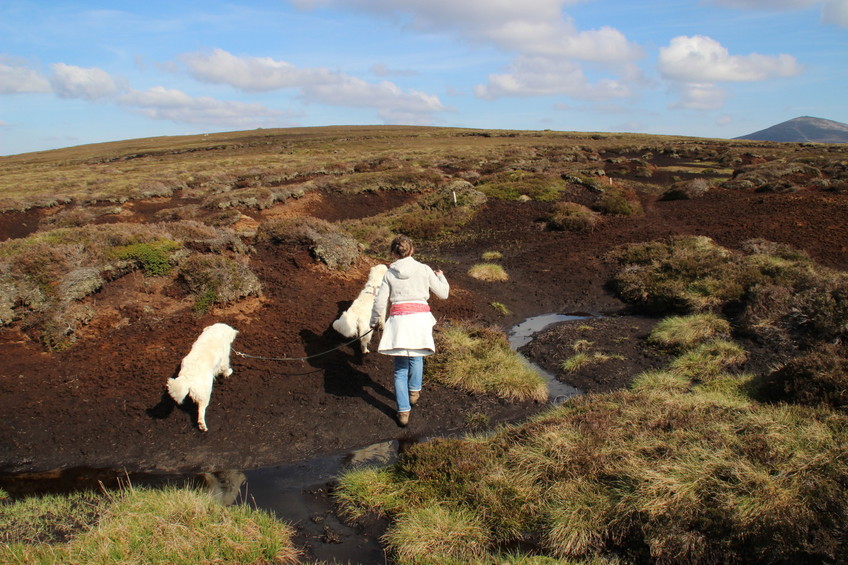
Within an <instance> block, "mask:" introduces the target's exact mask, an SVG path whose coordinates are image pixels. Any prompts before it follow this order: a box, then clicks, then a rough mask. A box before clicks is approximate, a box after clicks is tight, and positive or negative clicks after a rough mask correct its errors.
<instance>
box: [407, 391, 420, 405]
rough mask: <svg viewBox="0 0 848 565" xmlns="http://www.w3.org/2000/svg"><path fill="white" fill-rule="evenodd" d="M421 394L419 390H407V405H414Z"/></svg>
mask: <svg viewBox="0 0 848 565" xmlns="http://www.w3.org/2000/svg"><path fill="white" fill-rule="evenodd" d="M419 396H421V391H420V390H412V391H410V392H409V405H410V406H415V403H416V402H418V397H419Z"/></svg>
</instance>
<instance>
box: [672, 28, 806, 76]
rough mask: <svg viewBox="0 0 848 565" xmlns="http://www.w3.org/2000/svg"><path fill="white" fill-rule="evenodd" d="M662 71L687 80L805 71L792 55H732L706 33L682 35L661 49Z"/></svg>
mask: <svg viewBox="0 0 848 565" xmlns="http://www.w3.org/2000/svg"><path fill="white" fill-rule="evenodd" d="M659 68H660V72H661V73H662V75H663V76H664V77H665V78H668V79H671V80H675V81H687V82H748V81H761V80H766V79H769V78H773V77H789V76H795V75H797V74H799V73H800V72H801V67H800V65H798V62H797V60H796V59H795V57H793V56H791V55H783V54H782V55H777V56H769V55H760V54H758V53H752V54H750V55H731V54H730V53H729V52H728V50H727V49H726V48H725V47H723V46H722V45H721V44H720V43H719V42H717V41H716V40H714V39H712V38H710V37H706V36H703V35H695V36H692V37H688V36H679V37H675V38H674V39H672V40H671V42H670V43H669V45H668V47H662V48H660V55H659Z"/></svg>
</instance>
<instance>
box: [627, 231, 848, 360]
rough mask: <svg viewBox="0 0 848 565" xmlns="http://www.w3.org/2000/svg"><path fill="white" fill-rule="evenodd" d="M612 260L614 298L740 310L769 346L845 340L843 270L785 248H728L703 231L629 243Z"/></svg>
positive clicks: (758, 244)
mask: <svg viewBox="0 0 848 565" xmlns="http://www.w3.org/2000/svg"><path fill="white" fill-rule="evenodd" d="M611 258H612V260H614V261H617V262H618V264H619V265H620V267H621V269H620V270H619V272H618V274H617V275H616V276H615V278H614V280H613V286H614V288H615V290H616V292H617V294H618V295H619V297H620V298H621V299H622V300H624V301H625V302H627V303H630V304H632V305H634V306H636V307H638V308H641V309H643V310H646V311H650V312H660V313H662V312H668V313H681V314H685V313H697V312H719V311H720V310H722V309H724V308H727V307H731V306H732V307H735V308H741V310H742V314H741V316H739V319H738V321H737V323H738V325H739V328H740V329H741V330H742V331H743V332H745V333H747V334H749V335H752V336H756V337H758V338H759V339H762V340H765V341H768V342H770V343H780V342H782V343H784V344H789V343H792V342H793V341H796V340H797V341H800V342H801V343H802V344H804V345H809V344H811V343H815V342H820V341H823V342H833V341H837V340H841V339H843V338H845V337H848V275H846V273H842V272H837V271H833V270H831V269H827V268H825V267H821V266H818V265H815V264H814V263H813V262H812V261H811V260H810V258H809V257H808V256H807V255H806V254H804V253H800V252H798V251H796V250H793V249H791V248H790V247H788V246H785V245H779V244H774V243H770V242H763V241H761V240H752V241H748V242H745V243H744V245H743V246H742V251H741V252H731V251H730V250H728V249H725V248H722V247H720V246H718V245H716V244H715V242H713V241H712V240H711V239H709V238H707V237H700V236H686V237H678V238H672V239H670V240H668V241H666V242H651V243H640V244H632V245H626V246H623V247H622V248H620V249H618V250H616V251H614V252H613V253H612V254H611Z"/></svg>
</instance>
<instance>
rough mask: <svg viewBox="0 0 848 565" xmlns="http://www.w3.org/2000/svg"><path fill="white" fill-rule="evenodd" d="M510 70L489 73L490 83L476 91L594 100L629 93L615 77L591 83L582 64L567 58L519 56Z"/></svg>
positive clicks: (494, 95) (493, 94)
mask: <svg viewBox="0 0 848 565" xmlns="http://www.w3.org/2000/svg"><path fill="white" fill-rule="evenodd" d="M509 70H510V72H509V73H506V74H491V75H489V83H488V85H485V86H484V85H479V86H477V87H476V88H475V91H474V92H475V94H476V95H477V96H478V97H479V98H484V99H493V98H498V97H500V96H550V95H567V96H572V97H574V98H584V99H592V100H599V99H608V98H622V97H625V96H629V95H630V91H629V89H628V88H627V87H626V86H624V85H622V84H620V83H618V82H616V81H613V80H601V81H598V82H596V83H590V82H589V81H588V80H587V79H586V76H585V75H584V74H583V69H582V67H580V66H579V65H577V64H576V63H573V62H571V61H568V60H564V59H551V58H549V57H541V56H537V57H530V56H520V57H518V58H517V59H516V60H515V62H514V63H513V64H512V65H511V67H510V69H509Z"/></svg>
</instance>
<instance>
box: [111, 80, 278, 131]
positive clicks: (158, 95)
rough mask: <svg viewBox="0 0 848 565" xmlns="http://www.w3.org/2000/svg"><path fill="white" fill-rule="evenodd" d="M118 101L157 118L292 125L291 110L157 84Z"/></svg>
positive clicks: (237, 124)
mask: <svg viewBox="0 0 848 565" xmlns="http://www.w3.org/2000/svg"><path fill="white" fill-rule="evenodd" d="M118 103H119V104H121V105H123V106H127V107H131V108H134V109H136V110H137V111H138V112H140V113H141V114H143V115H145V116H147V117H149V118H152V119H155V120H170V121H172V122H178V123H183V124H191V125H198V126H208V125H214V126H227V127H238V128H245V129H248V128H255V127H261V126H268V125H273V126H284V125H291V123H290V121H289V119H290V118H291V117H292V116H291V115H290V114H285V113H283V112H279V111H276V110H271V109H269V108H266V107H265V106H263V105H261V104H249V103H244V102H230V101H223V100H216V99H214V98H210V97H208V96H202V97H193V96H190V95H189V94H186V93H185V92H182V91H180V90H175V89H169V88H165V87H162V86H157V87H154V88H151V89H149V90H146V91H140V90H133V91H130V92H128V93H126V94H124V95H123V96H121V97H120V98H118Z"/></svg>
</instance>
